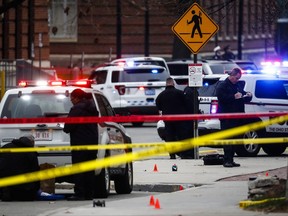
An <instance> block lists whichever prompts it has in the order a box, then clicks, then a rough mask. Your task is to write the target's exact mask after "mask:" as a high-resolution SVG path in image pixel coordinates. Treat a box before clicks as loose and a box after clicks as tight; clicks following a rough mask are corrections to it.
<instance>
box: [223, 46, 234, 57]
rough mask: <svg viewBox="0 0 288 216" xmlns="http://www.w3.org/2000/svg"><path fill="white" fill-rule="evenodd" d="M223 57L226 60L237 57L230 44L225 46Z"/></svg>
mask: <svg viewBox="0 0 288 216" xmlns="http://www.w3.org/2000/svg"><path fill="white" fill-rule="evenodd" d="M222 59H224V60H231V59H235V55H234V53H233V52H232V51H231V49H230V45H227V46H225V47H224V54H223V55H222Z"/></svg>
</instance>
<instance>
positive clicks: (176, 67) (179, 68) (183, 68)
mask: <svg viewBox="0 0 288 216" xmlns="http://www.w3.org/2000/svg"><path fill="white" fill-rule="evenodd" d="M168 68H169V72H170V75H172V76H177V75H178V76H180V75H186V76H188V64H187V63H185V64H168Z"/></svg>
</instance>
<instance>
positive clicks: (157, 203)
mask: <svg viewBox="0 0 288 216" xmlns="http://www.w3.org/2000/svg"><path fill="white" fill-rule="evenodd" d="M160 208H161V207H160V203H159V200H158V199H156V202H155V209H160Z"/></svg>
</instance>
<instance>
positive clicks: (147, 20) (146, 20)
mask: <svg viewBox="0 0 288 216" xmlns="http://www.w3.org/2000/svg"><path fill="white" fill-rule="evenodd" d="M149 16H150V14H149V0H145V31H144V32H145V36H144V37H145V39H144V46H145V48H144V53H145V56H149V54H150V53H149V34H150V31H149V26H150V23H149Z"/></svg>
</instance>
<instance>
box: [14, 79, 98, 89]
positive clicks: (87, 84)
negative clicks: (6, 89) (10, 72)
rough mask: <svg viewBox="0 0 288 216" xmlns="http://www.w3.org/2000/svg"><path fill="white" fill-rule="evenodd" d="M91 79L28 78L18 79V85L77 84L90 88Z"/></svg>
mask: <svg viewBox="0 0 288 216" xmlns="http://www.w3.org/2000/svg"><path fill="white" fill-rule="evenodd" d="M92 83H93V81H92V80H48V81H45V80H28V81H24V80H22V81H20V82H19V83H18V86H19V87H35V86H55V87H56V86H79V87H86V88H91V84H92Z"/></svg>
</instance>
